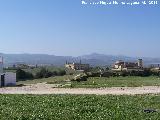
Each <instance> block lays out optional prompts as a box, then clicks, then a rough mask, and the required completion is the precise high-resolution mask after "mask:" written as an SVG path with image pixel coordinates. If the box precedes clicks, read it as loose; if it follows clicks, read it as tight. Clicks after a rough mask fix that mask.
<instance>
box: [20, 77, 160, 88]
mask: <svg viewBox="0 0 160 120" xmlns="http://www.w3.org/2000/svg"><path fill="white" fill-rule="evenodd" d="M73 77H74V76H73V75H65V76H56V77H51V78H43V79H35V80H27V81H19V82H18V83H17V84H35V83H40V82H47V83H49V84H60V86H63V87H71V88H101V87H140V86H160V78H159V77H155V76H150V77H136V76H134V77H110V78H107V77H102V78H100V77H90V78H88V80H87V81H81V82H77V81H70V82H69V83H70V85H68V80H70V79H72V78H73ZM65 84H66V86H65Z"/></svg>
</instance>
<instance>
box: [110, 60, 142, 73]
mask: <svg viewBox="0 0 160 120" xmlns="http://www.w3.org/2000/svg"><path fill="white" fill-rule="evenodd" d="M142 69H143V60H142V59H138V61H137V62H125V61H122V60H119V61H116V62H115V64H114V65H113V69H112V70H115V71H124V70H126V71H127V70H142Z"/></svg>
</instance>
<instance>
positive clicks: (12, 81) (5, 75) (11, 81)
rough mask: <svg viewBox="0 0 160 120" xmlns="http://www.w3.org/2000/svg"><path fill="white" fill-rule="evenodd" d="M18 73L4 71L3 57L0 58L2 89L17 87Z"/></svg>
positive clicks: (0, 84)
mask: <svg viewBox="0 0 160 120" xmlns="http://www.w3.org/2000/svg"><path fill="white" fill-rule="evenodd" d="M15 85H16V73H13V72H4V71H3V57H0V87H5V86H15Z"/></svg>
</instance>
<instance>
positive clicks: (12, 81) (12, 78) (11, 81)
mask: <svg viewBox="0 0 160 120" xmlns="http://www.w3.org/2000/svg"><path fill="white" fill-rule="evenodd" d="M12 85H13V86H14V85H16V73H12V72H7V73H5V86H12Z"/></svg>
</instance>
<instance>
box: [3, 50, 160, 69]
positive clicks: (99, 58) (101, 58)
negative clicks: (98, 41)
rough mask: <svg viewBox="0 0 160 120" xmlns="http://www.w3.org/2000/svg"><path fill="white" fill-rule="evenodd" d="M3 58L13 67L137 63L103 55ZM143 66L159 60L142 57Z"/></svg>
mask: <svg viewBox="0 0 160 120" xmlns="http://www.w3.org/2000/svg"><path fill="white" fill-rule="evenodd" d="M0 55H1V56H3V57H4V63H5V65H6V66H9V65H13V64H15V63H26V64H52V65H55V66H62V65H64V64H65V62H66V60H67V61H68V62H79V60H80V59H81V60H82V63H89V64H90V65H92V66H105V65H108V66H109V65H111V64H113V63H114V62H115V61H117V60H124V61H137V59H139V58H137V57H127V56H114V55H104V54H97V53H93V54H89V55H83V56H78V57H72V56H55V55H47V54H3V53H1V54H0ZM142 59H143V60H144V63H145V65H148V64H152V63H160V58H145V57H142Z"/></svg>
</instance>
